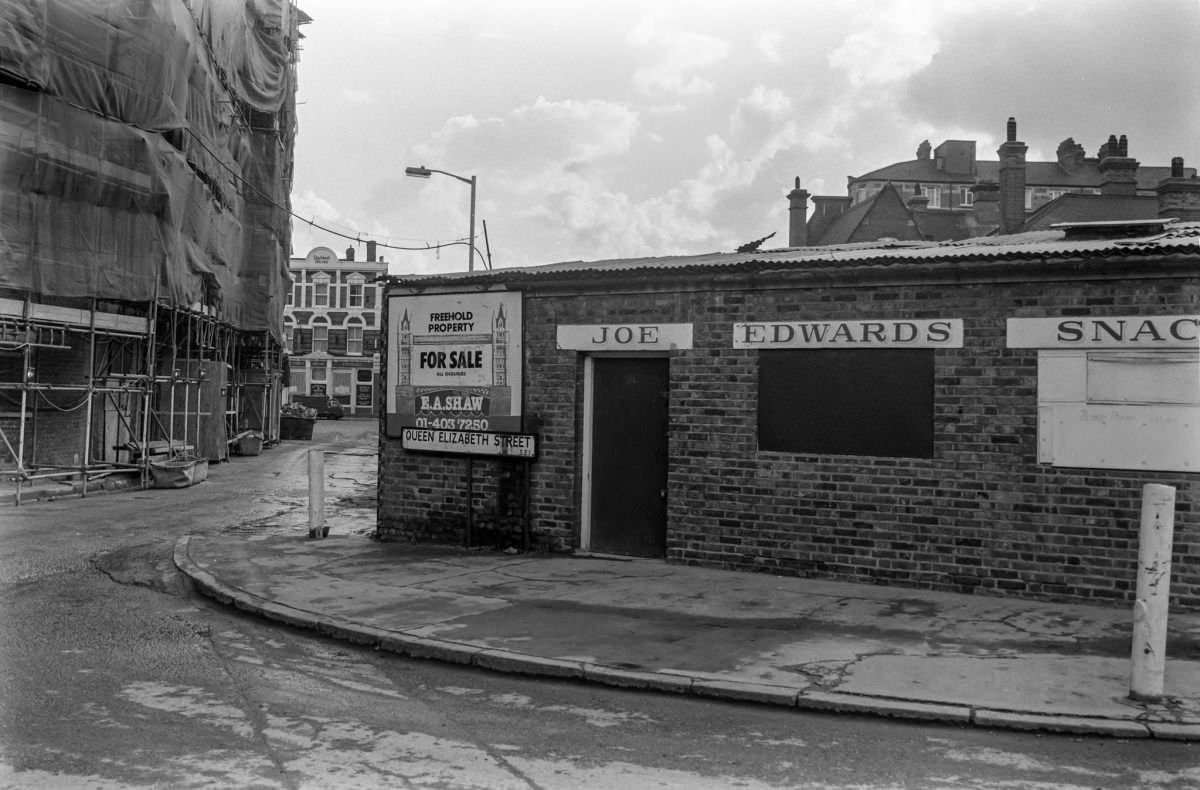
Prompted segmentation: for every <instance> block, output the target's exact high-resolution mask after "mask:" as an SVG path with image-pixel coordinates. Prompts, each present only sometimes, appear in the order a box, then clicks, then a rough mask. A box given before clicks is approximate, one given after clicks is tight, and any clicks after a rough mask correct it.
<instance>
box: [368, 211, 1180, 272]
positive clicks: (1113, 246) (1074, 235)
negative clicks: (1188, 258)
mask: <svg viewBox="0 0 1200 790" xmlns="http://www.w3.org/2000/svg"><path fill="white" fill-rule="evenodd" d="M1126 224H1127V225H1128V227H1129V230H1130V232H1131V233H1136V234H1137V235H1134V236H1126V237H1114V236H1113V235H1112V234H1113V231H1114V229H1116V228H1117V227H1119V226H1121V225H1122V223H1114V222H1101V223H1075V224H1070V225H1060V226H1057V227H1055V228H1050V229H1046V230H1036V231H1030V232H1028V233H1019V234H1014V235H1010V236H980V237H975V238H969V239H960V240H957V241H943V242H927V241H897V240H887V239H883V240H879V241H872V242H862V243H859V244H841V245H830V246H822V247H790V248H784V249H777V250H759V251H755V252H745V253H737V252H727V253H722V252H714V253H706V254H702V255H676V256H664V257H650V258H615V259H611V260H599V261H564V262H561V263H550V264H544V265H540V266H526V267H520V268H508V269H495V270H493V271H483V272H478V271H477V272H451V273H446V274H431V275H408V276H406V275H397V276H392V277H389V278H387V279H388V280H389V281H391V282H394V283H398V284H403V283H410V284H413V285H433V284H437V283H441V282H454V283H461V282H464V281H492V282H494V281H498V280H499V281H512V280H528V279H542V278H554V277H555V276H560V277H564V278H569V277H571V276H584V275H608V274H612V275H619V274H625V275H636V274H654V273H664V274H667V273H671V274H679V273H680V272H681V271H696V272H697V273H701V272H716V271H718V270H719V271H721V272H733V271H736V270H740V269H745V270H747V271H750V270H753V271H772V270H781V269H800V268H810V267H811V268H815V267H821V268H829V267H833V268H837V267H841V266H853V265H874V266H891V265H900V264H909V263H913V264H915V263H937V262H948V261H957V262H970V261H1005V260H1012V261H1018V260H1030V259H1037V258H1056V259H1075V258H1129V257H1142V256H1147V255H1181V254H1182V255H1197V256H1200V222H1178V221H1174V220H1159V221H1148V220H1143V221H1140V222H1132V223H1126ZM1089 227H1094V229H1095V231H1096V232H1097V235H1098V236H1099V237H1096V238H1088V237H1087V235H1086V232H1087V230H1088V228H1089ZM1197 275H1198V276H1200V261H1198V266H1197Z"/></svg>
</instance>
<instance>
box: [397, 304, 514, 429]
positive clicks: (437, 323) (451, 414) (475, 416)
mask: <svg viewBox="0 0 1200 790" xmlns="http://www.w3.org/2000/svg"><path fill="white" fill-rule="evenodd" d="M484 312H485V311H484V308H483V307H482V306H481V305H479V304H474V305H471V306H470V307H469V308H467V307H461V306H455V307H454V308H453V309H444V310H439V309H433V310H431V311H429V312H428V313H424V312H423V311H422V312H421V313H418V314H417V315H415V316H414V315H413V314H412V313H410V311H409V310H408V309H407V307H406V308H405V310H404V313H403V315H402V316H401V317H400V321H399V324H398V326H397V336H396V348H397V356H398V358H397V363H398V364H397V368H398V370H397V373H398V375H397V378H396V390H395V398H396V415H397V416H398V417H399V418H400V419H401V421H402V422H403V423H404V424H407V425H411V426H415V427H418V428H444V429H454V430H473V431H487V430H497V429H502V428H504V427H508V425H507V424H508V423H509V422H510V421H511V417H512V416H513V403H512V394H513V393H512V387H511V385H510V384H509V379H508V367H509V366H508V353H509V337H508V333H509V328H508V316H507V314H506V313H505V310H504V305H503V304H500V305H498V306H497V307H496V308H495V309H494V311H488V312H490V313H491V314H490V315H487V314H484ZM506 418H507V419H506Z"/></svg>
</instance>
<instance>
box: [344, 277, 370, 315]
mask: <svg viewBox="0 0 1200 790" xmlns="http://www.w3.org/2000/svg"><path fill="white" fill-rule="evenodd" d="M365 282H366V278H365V277H363V276H362V275H361V274H352V275H350V277H349V278H347V285H348V287H349V289H350V301H349V302H348V303H347V305H346V306H347V307H362V306H363V284H364V283H365Z"/></svg>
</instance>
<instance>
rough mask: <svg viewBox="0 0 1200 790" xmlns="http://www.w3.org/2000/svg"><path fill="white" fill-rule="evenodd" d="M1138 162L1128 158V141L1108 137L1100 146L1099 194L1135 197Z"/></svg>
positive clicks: (1111, 136)
mask: <svg viewBox="0 0 1200 790" xmlns="http://www.w3.org/2000/svg"><path fill="white" fill-rule="evenodd" d="M1137 169H1138V162H1137V160H1136V159H1133V158H1131V157H1130V156H1129V140H1128V139H1127V138H1126V137H1125V135H1121V138H1120V139H1119V140H1118V139H1117V137H1116V136H1115V135H1111V134H1110V135H1109V136H1108V142H1107V143H1105V144H1104V145H1102V146H1100V194H1101V195H1136V194H1137Z"/></svg>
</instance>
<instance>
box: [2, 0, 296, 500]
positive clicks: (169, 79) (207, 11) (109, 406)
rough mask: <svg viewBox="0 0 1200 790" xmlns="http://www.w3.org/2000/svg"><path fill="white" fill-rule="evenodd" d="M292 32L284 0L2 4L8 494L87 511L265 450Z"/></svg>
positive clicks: (275, 338) (275, 354) (279, 300)
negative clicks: (168, 478)
mask: <svg viewBox="0 0 1200 790" xmlns="http://www.w3.org/2000/svg"><path fill="white" fill-rule="evenodd" d="M307 21H309V20H308V17H307V16H306V15H304V14H303V12H301V11H300V10H299V9H297V8H296V7H295V6H294V5H293V4H292V3H291V2H288V0H254V2H233V3H229V2H209V1H208V0H196V1H195V2H188V3H183V2H179V1H178V0H152V1H151V2H136V3H133V2H131V3H115V4H113V3H106V4H97V3H89V2H83V1H81V0H56V1H55V2H49V3H46V2H34V1H33V0H16V1H15V2H8V3H4V4H3V5H2V6H0V172H2V173H3V176H4V177H3V178H2V179H0V438H2V439H3V441H2V442H0V468H2V469H3V470H4V471H5V472H9V473H11V474H12V475H13V476H15V477H16V478H17V480H18V482H19V483H21V482H32V481H34V480H37V479H40V478H51V479H74V480H76V481H79V480H82V482H83V488H82V490H83V492H84V493H85V495H86V492H87V486H88V484H89V483H90V482H98V481H99V480H101V479H102V478H104V477H107V476H110V475H113V474H125V473H132V474H138V473H140V474H141V475H142V479H143V481H146V480H147V479H148V478H147V470H148V464H149V463H150V461H151V459H152V458H153V457H155V456H162V457H171V456H175V455H185V454H186V455H187V456H189V457H193V458H200V459H208V460H220V459H222V458H225V457H226V456H227V455H228V453H229V452H230V447H231V445H232V444H233V443H234V442H235V441H236V440H237V438H238V437H239V436H241V435H244V434H246V433H248V432H254V433H257V434H261V435H262V438H264V439H266V440H268V441H269V440H271V439H272V438H273V437H274V436H276V435H277V426H278V411H279V398H280V379H281V362H282V349H283V345H282V342H281V341H282V316H283V306H284V300H285V298H286V296H287V287H288V272H287V262H288V255H289V250H290V244H291V218H290V214H289V208H288V207H289V201H290V197H289V196H290V191H291V177H292V147H293V139H294V136H295V130H296V120H295V90H296V74H295V69H296V53H297V51H298V49H299V48H298V40H299V38H300V33H299V26H300V25H301V24H303V23H305V22H307ZM17 496H18V500H19V498H20V488H18V494H17Z"/></svg>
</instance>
